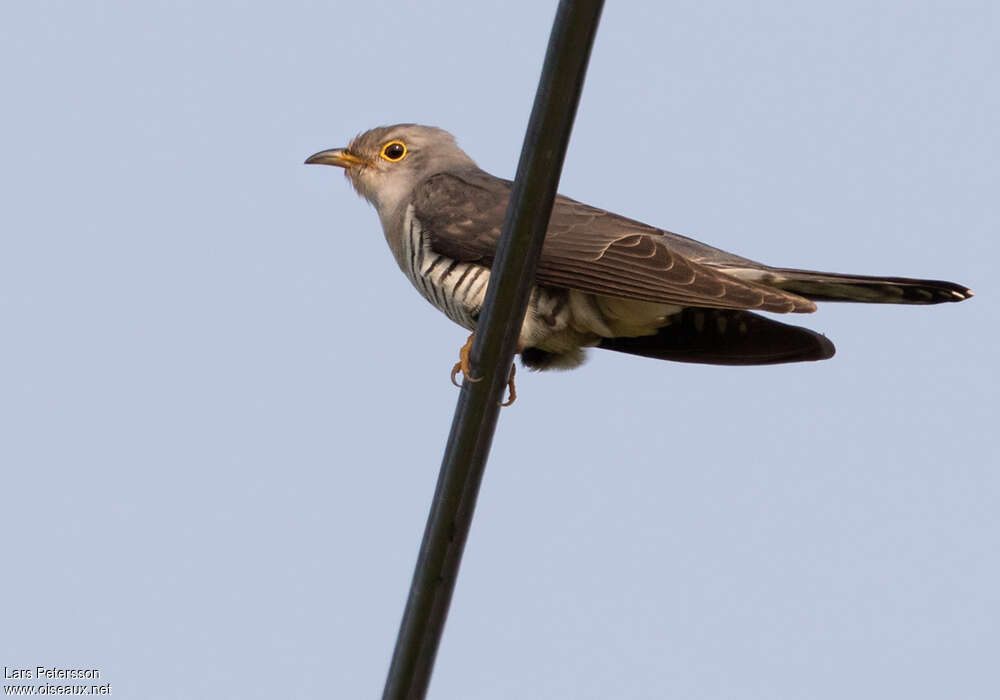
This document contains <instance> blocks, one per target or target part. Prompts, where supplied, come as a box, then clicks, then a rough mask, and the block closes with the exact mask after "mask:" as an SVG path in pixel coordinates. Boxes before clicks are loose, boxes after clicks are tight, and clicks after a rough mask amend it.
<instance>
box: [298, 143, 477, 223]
mask: <svg viewBox="0 0 1000 700" xmlns="http://www.w3.org/2000/svg"><path fill="white" fill-rule="evenodd" d="M306 163H313V164H319V165H336V166H338V167H341V168H343V169H344V174H345V175H346V176H347V179H349V180H350V181H351V184H352V185H354V189H356V190H357V191H358V194H360V195H361V196H362V197H364V198H365V199H367V200H368V201H369V202H371V203H372V204H373V205H375V208H376V209H377V210H378V212H379V214H380V215H382V216H385V215H387V214H389V213H391V212H393V211H395V210H396V208H397V207H398V206H399V205H400V204H401V203H403V202H405V201H408V200H409V196H410V193H411V192H412V191H413V188H414V187H415V186H416V185H417V184H418V183H420V182H421V181H423V180H424V179H426V178H428V177H430V176H431V175H434V174H435V173H439V172H443V171H446V170H448V171H451V170H457V169H461V168H463V167H475V166H476V164H475V163H474V162H473V161H472V159H471V158H469V156H467V155H466V154H465V151H463V150H462V149H461V148H459V147H458V146H457V145H456V144H455V137H454V136H452V135H451V134H449V133H448V132H447V131H445V130H444V129H438V128H436V127H433V126H421V125H419V124H396V125H394V126H380V127H376V128H374V129H371V130H370V131H366V132H364V133H363V134H359V135H358V136H355V137H354V139H353V140H352V141H351V144H350V145H349V146H347V147H346V148H331V149H329V150H327V151H320V152H319V153H314V154H313V155H311V156H309V157H308V158H306Z"/></svg>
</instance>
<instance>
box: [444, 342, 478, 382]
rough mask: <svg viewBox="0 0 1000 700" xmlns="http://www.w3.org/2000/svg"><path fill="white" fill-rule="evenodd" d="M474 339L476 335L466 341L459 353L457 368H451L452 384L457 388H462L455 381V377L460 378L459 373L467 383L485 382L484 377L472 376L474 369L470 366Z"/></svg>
mask: <svg viewBox="0 0 1000 700" xmlns="http://www.w3.org/2000/svg"><path fill="white" fill-rule="evenodd" d="M474 337H476V334H475V333H472V334H470V335H469V339H468V340H466V341H465V345H463V346H462V347H461V348H460V349H459V351H458V362H456V363H455V366H454V367H452V368H451V383H452V384H454V385H455V386H457V387H461V386H462V385H461V384H459V383H458V382H457V381H456V380H455V377H457V376H458V374H459V372H461V373H462V378H463V379H465V380H466V381H469V382H480V381H482V380H483V378H482V377H473V376H472V367H471V366H470V365H469V353H470V352H471V351H472V339H473V338H474Z"/></svg>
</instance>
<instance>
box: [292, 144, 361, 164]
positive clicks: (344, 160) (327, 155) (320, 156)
mask: <svg viewBox="0 0 1000 700" xmlns="http://www.w3.org/2000/svg"><path fill="white" fill-rule="evenodd" d="M306 164H307V165H336V166H337V167H339V168H352V167H354V166H357V165H365V161H364V160H362V159H361V158H358V157H357V156H356V155H354V154H353V153H351V152H349V151H348V150H347V149H346V148H331V149H330V150H328V151H320V152H319V153H313V154H312V155H311V156H309V157H308V158H306Z"/></svg>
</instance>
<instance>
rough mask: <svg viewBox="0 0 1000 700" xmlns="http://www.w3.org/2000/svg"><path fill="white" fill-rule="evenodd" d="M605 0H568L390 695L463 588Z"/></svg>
mask: <svg viewBox="0 0 1000 700" xmlns="http://www.w3.org/2000/svg"><path fill="white" fill-rule="evenodd" d="M603 5H604V2H603V0H561V1H560V3H559V7H558V9H557V10H556V17H555V21H554V23H553V26H552V34H551V35H550V37H549V45H548V50H547V51H546V54H545V63H544V65H543V66H542V75H541V78H540V80H539V83H538V91H537V92H536V93H535V104H534V106H533V107H532V110H531V118H530V120H529V121H528V130H527V133H526V134H525V137H524V146H523V147H522V150H521V159H520V161H519V162H518V165H517V176H516V178H515V180H514V188H513V192H512V194H511V198H510V203H509V204H508V206H507V213H506V215H505V217H504V222H503V228H502V229H501V234H500V242H499V244H498V248H497V255H496V258H495V260H494V263H493V267H492V271H491V276H490V283H489V287H488V289H487V290H486V299H485V302H484V304H483V309H482V312H481V314H480V317H479V323H478V327H477V328H476V337H475V341H474V342H473V345H472V355H471V365H472V370H473V374H474V375H475V376H482V377H483V380H482V381H477V382H474V383H472V382H469V381H467V380H466V381H465V382H464V383H463V384H462V393H461V394H460V396H459V399H458V406H457V407H456V408H455V417H454V419H453V421H452V424H451V434H450V435H449V436H448V443H447V446H446V447H445V452H444V458H443V460H442V463H441V472H440V474H439V476H438V482H437V488H436V489H435V492H434V500H433V502H432V504H431V511H430V514H429V515H428V517H427V526H426V529H425V530H424V539H423V541H422V542H421V544H420V554H419V556H418V558H417V566H416V570H415V571H414V573H413V582H412V584H411V585H410V594H409V597H408V598H407V601H406V610H405V611H404V612H403V621H402V623H401V624H400V627H399V636H398V638H397V639H396V648H395V651H394V652H393V655H392V663H391V665H390V667H389V675H388V678H387V679H386V683H385V691H384V692H383V695H382V698H383V700H420V699H422V698H424V697H425V696H426V694H427V686H428V684H429V683H430V676H431V671H432V670H433V667H434V658H435V656H436V654H437V649H438V644H439V642H440V641H441V633H442V631H443V629H444V623H445V618H446V617H447V615H448V606H449V605H450V603H451V596H452V593H453V592H454V590H455V579H456V576H457V575H458V567H459V564H460V563H461V559H462V552H463V550H464V548H465V541H466V539H467V537H468V534H469V527H470V526H471V524H472V515H473V511H474V510H475V506H476V497H477V496H478V494H479V485H480V483H481V482H482V479H483V472H484V471H485V469H486V458H487V456H488V455H489V451H490V444H491V443H492V441H493V433H494V431H495V429H496V424H497V418H498V416H499V411H500V401H501V399H502V397H503V392H504V390H505V388H506V386H507V374H508V372H509V369H510V367H511V364H512V363H513V361H514V354H515V353H516V351H517V339H518V335H519V333H520V329H521V324H522V322H523V321H524V314H525V310H526V309H527V305H528V298H529V296H530V294H531V288H532V282H533V280H534V278H535V270H536V268H537V267H538V257H539V255H540V253H541V249H542V242H543V241H544V239H545V230H546V228H547V227H548V223H549V217H550V216H551V214H552V203H553V202H554V200H555V195H556V187H557V186H558V184H559V174H560V172H561V171H562V165H563V159H564V158H565V155H566V147H567V145H568V144H569V136H570V131H571V130H572V127H573V118H574V116H575V115H576V108H577V105H578V104H579V101H580V92H581V91H582V90H583V79H584V75H585V74H586V71H587V61H588V59H589V58H590V49H591V46H593V43H594V35H595V34H596V33H597V24H598V21H599V19H600V16H601V9H602V7H603Z"/></svg>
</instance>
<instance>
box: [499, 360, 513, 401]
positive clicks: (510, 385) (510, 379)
mask: <svg viewBox="0 0 1000 700" xmlns="http://www.w3.org/2000/svg"><path fill="white" fill-rule="evenodd" d="M516 369H517V365H513V364H512V365H511V366H510V375H509V376H508V377H507V391H509V392H510V396H508V397H507V400H506V401H504V402H502V403H501V404H500V405H501V406H510V405H511V404H512V403H514V402H515V401H517V390H516V389H514V370H516Z"/></svg>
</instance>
